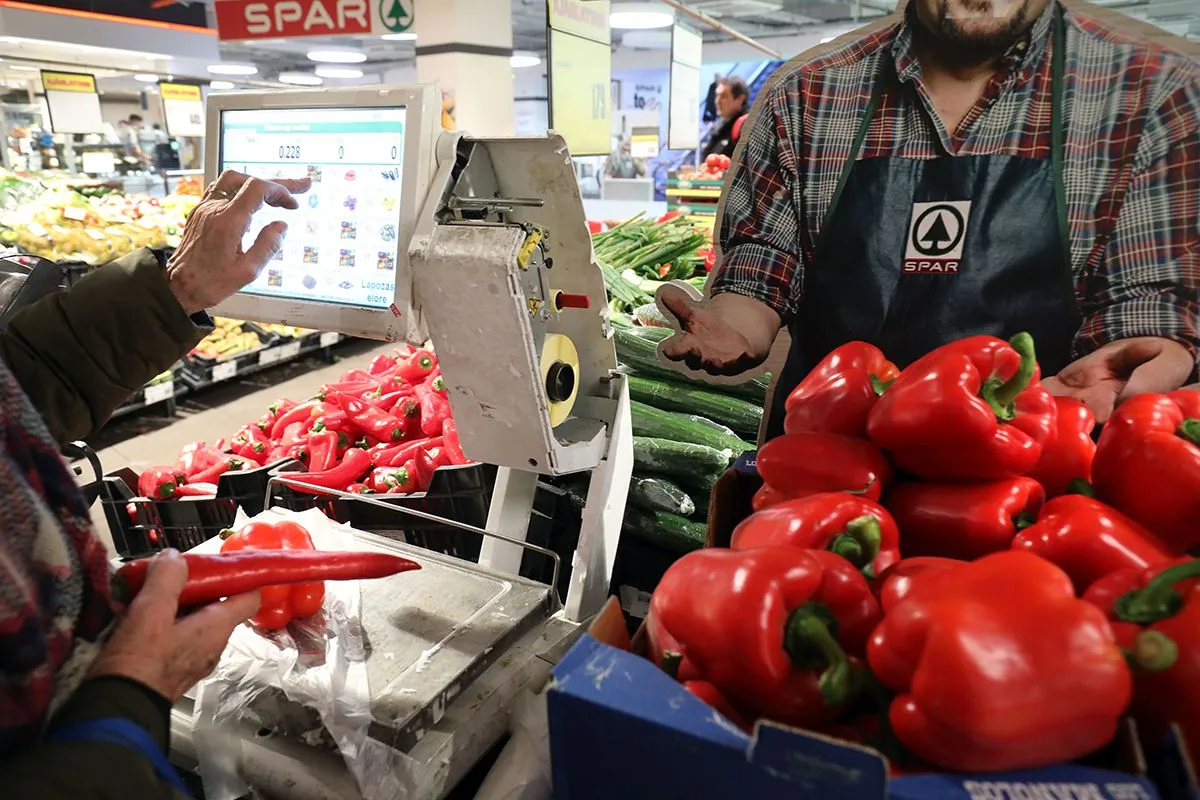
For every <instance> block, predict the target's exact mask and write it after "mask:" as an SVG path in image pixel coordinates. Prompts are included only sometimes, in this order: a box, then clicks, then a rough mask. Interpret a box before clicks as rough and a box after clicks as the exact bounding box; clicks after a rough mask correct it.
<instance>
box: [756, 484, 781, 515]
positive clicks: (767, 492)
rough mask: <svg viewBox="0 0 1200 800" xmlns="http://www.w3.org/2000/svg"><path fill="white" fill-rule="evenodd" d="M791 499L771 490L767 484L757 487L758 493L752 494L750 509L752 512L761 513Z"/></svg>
mask: <svg viewBox="0 0 1200 800" xmlns="http://www.w3.org/2000/svg"><path fill="white" fill-rule="evenodd" d="M790 499H791V498H790V497H789V496H788V495H786V494H784V493H783V492H781V491H778V490H776V489H772V488H771V487H770V486H768V485H767V484H765V483H764V484H763V485H762V486H760V487H758V491H757V492H755V493H754V497H752V498H750V508H751V509H753V510H754V511H762V510H764V509H767V508H771V507H773V506H777V505H779V504H780V503H786V502H787V501H788V500H790Z"/></svg>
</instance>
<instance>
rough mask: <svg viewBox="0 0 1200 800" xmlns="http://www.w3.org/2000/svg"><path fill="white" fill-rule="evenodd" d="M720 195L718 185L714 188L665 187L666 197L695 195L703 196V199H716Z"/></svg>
mask: <svg viewBox="0 0 1200 800" xmlns="http://www.w3.org/2000/svg"><path fill="white" fill-rule="evenodd" d="M720 196H721V188H720V187H719V186H718V187H717V188H715V189H703V188H695V189H691V188H683V187H679V188H674V187H672V188H668V189H667V197H697V198H703V199H713V200H716V199H718V198H719V197H720Z"/></svg>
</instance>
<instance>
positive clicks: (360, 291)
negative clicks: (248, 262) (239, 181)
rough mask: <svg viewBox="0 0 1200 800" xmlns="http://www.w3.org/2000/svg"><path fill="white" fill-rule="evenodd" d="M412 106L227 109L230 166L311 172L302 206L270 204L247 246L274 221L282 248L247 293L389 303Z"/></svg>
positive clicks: (282, 174)
mask: <svg viewBox="0 0 1200 800" xmlns="http://www.w3.org/2000/svg"><path fill="white" fill-rule="evenodd" d="M405 124H406V109H405V107H403V106H397V107H394V108H279V109H269V108H264V109H229V110H225V111H222V112H221V142H220V159H219V161H220V164H219V168H220V169H221V170H226V169H232V170H236V171H238V172H243V173H246V174H247V175H252V176H254V177H258V178H264V179H267V180H271V179H275V178H303V177H308V178H311V179H312V188H311V189H310V190H309V191H308V192H307V193H306V194H304V195H300V196H299V197H297V199H298V200H299V202H300V208H299V210H297V211H287V210H283V209H276V208H271V207H269V206H263V208H262V210H261V211H259V212H258V213H257V214H255V216H254V220H253V222H252V224H251V226H250V230H249V231H248V232H247V234H246V239H245V241H244V242H243V244H242V246H243V248H248V247H249V246H250V245H251V243H252V242H253V241H254V238H255V237H256V236H257V235H258V232H259V231H260V230H262V227H263V226H264V225H266V224H267V223H269V222H272V221H273V220H283V221H284V222H286V223H287V225H288V233H287V237H286V239H285V240H284V243H283V248H282V249H281V250H280V251H279V252H278V253H276V254H275V256H274V257H273V258H272V260H271V261H268V262H267V265H266V266H265V267H264V268H263V270H262V272H261V273H260V274H259V276H258V278H257V279H256V280H255V281H254V282H253V283H252V284H250V285H249V286H247V287H246V288H245V289H243V290H242V292H243V293H245V294H252V295H260V296H265V297H272V298H278V299H281V300H301V301H308V302H319V303H332V304H336V305H340V306H357V307H360V308H371V309H375V308H379V309H385V308H388V307H389V306H390V305H391V304H392V302H393V299H394V295H395V289H396V262H397V258H398V254H399V247H400V242H399V237H398V235H397V227H398V222H399V219H400V211H399V209H400V196H401V187H402V185H403V181H402V178H401V176H402V174H403V170H404V135H405Z"/></svg>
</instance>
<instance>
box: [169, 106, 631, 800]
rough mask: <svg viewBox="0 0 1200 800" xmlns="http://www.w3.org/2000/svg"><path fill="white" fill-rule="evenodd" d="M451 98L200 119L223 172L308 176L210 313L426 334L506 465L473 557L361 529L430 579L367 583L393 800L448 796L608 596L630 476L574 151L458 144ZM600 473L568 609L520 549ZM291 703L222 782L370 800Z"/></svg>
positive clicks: (374, 730) (559, 145)
mask: <svg viewBox="0 0 1200 800" xmlns="http://www.w3.org/2000/svg"><path fill="white" fill-rule="evenodd" d="M440 103H441V94H440V92H439V91H438V90H437V89H436V87H432V86H392V87H372V88H354V89H345V90H342V89H338V90H301V91H272V92H269V93H230V94H219V95H214V96H211V97H210V98H209V100H208V115H207V119H208V141H209V142H210V143H212V144H211V146H210V147H209V148H208V155H207V163H206V173H207V178H208V180H210V181H211V180H214V179H215V178H216V177H217V176H218V175H219V174H220V173H221V172H222V171H223V170H227V169H232V170H236V171H240V172H245V173H248V174H250V175H252V176H256V177H260V178H264V179H273V178H284V177H308V178H310V179H311V180H312V188H311V190H310V191H309V192H308V193H306V194H303V195H298V196H297V199H298V201H299V203H300V208H299V209H298V210H296V211H281V210H278V209H273V208H268V207H264V208H263V209H261V210H260V212H259V213H258V214H256V215H255V218H254V221H253V222H252V224H251V229H250V231H248V232H247V240H246V245H247V246H248V245H249V243H250V242H251V241H253V238H254V237H255V236H256V235H257V233H258V231H259V230H260V229H261V227H262V225H264V224H266V223H267V222H269V221H271V220H273V219H282V220H284V221H286V222H287V224H288V234H287V237H286V240H285V243H284V245H283V248H282V249H281V250H280V252H279V253H278V254H277V255H276V256H275V257H274V258H273V259H272V260H271V261H270V262H268V264H267V265H266V267H264V269H263V271H262V273H261V274H260V275H259V277H258V279H257V280H256V281H254V283H252V284H250V285H249V286H248V287H247V288H246V289H245V290H244V291H243V292H241V293H240V294H238V295H236V296H235V297H233V298H231V299H230V300H229V301H227V302H226V303H224V304H222V305H221V306H220V307H219V308H217V309H216V312H217V313H219V314H221V315H223V316H229V317H234V318H238V319H246V320H255V321H261V322H274V323H285V324H290V325H297V326H302V327H307V328H315V329H318V330H326V331H340V332H342V333H346V334H349V335H353V336H362V337H367V338H376V339H385V340H389V341H408V342H413V343H423V342H425V341H426V340H427V339H432V341H433V344H434V347H435V350H436V352H437V354H438V358H439V361H440V364H441V370H442V375H443V378H444V380H445V383H446V387H447V394H448V396H449V399H450V405H451V409H452V411H453V415H454V419H455V422H456V424H457V426H458V430H459V433H460V436H461V438H462V442H463V448H464V450H465V452H466V454H467V455H468V456H469V457H470V458H472V459H474V460H477V461H481V462H485V463H491V464H496V465H498V466H499V469H498V473H497V479H496V485H495V489H494V492H493V496H492V501H491V507H490V511H489V515H488V520H487V525H486V530H483V529H476V528H473V527H470V526H466V525H463V524H461V523H457V522H456V521H453V520H446V521H445V522H446V524H452V525H457V526H458V527H460V528H465V529H467V530H472V531H476V532H478V533H481V534H483V535H484V539H483V547H482V551H481V554H480V557H479V562H478V563H477V564H471V563H468V562H464V561H461V560H458V559H454V558H451V557H449V556H445V555H441V554H437V553H433V552H430V551H426V550H422V549H420V548H416V547H412V546H409V545H407V544H404V543H402V542H396V541H392V540H388V539H386V538H383V537H380V536H377V535H374V534H362V535H361V536H360V537H359V543H360V544H361V545H362V546H364V547H374V548H382V549H389V550H395V551H400V552H403V553H404V554H405V555H406V556H408V557H410V558H413V559H414V560H417V561H419V562H420V563H421V564H422V570H421V571H419V572H415V573H407V574H404V575H399V576H395V577H394V578H392V579H385V580H381V581H373V582H368V583H365V584H363V589H362V627H363V629H364V631H365V633H366V638H367V639H368V640H369V641H371V642H373V645H372V648H371V652H370V653H369V654H368V655H367V657H366V670H367V674H368V676H369V685H370V715H371V720H370V726H369V738H370V739H371V742H369V743H366V744H365V745H364V746H367V747H368V748H373V747H378V746H385V747H386V748H388V752H389V754H390V758H391V760H390V761H389V762H388V763H390V764H394V765H395V768H394V769H393V770H392V772H393V773H394V774H393V776H392V777H394V779H395V781H394V785H395V786H399V787H402V789H401V790H396V789H392V790H389V791H391V794H389V795H388V796H390V797H406V798H418V797H419V798H427V797H428V798H437V797H442V796H444V795H445V793H446V792H447V791H449V789H450V788H452V787H453V786H454V784H455V783H457V781H458V780H459V779H460V778H461V777H462V776H463V775H464V774H465V773H466V772H467V771H468V770H469V769H470V768H471V767H472V766H473V765H474V764H475V763H476V762H477V761H478V759H479V758H480V757H481V756H482V755H483V754H484V753H486V752H487V751H488V750H489V749H490V748H491V747H492V746H493V745H494V744H495V743H496V742H497V741H498V740H499V739H500V738H501V736H503V734H504V733H505V732H506V730H507V727H508V712H509V709H511V707H512V704H513V702H514V701H515V699H516V698H517V697H518V695H519V694H520V693H521V692H522V691H524V690H528V689H532V690H534V691H537V690H539V689H540V688H541V687H542V685H543V684H544V682H545V681H546V679H547V677H548V675H549V670H550V667H551V666H552V665H553V664H554V663H555V662H556V661H557V659H558V657H559V656H560V655H561V654H562V653H563V652H565V650H566V649H567V648H568V647H569V646H570V645H571V644H572V643H573V642H574V641H575V639H576V638H577V637H578V636H579V635H580V634H581V632H582V627H581V624H582V623H583V622H585V621H586V620H587V619H588V618H589V617H591V616H592V615H594V614H595V613H596V612H598V611H599V610H600V608H601V607H602V605H603V604H604V602H605V601H606V600H607V597H608V588H609V582H610V578H611V575H612V568H613V562H614V559H615V556H616V550H617V544H618V541H619V537H620V529H621V521H622V517H623V516H624V511H625V501H626V494H627V490H628V485H629V478H630V474H631V471H632V462H633V451H632V432H631V428H630V415H629V395H628V389H627V387H626V384H625V379H624V377H623V376H622V375H621V374H620V373H619V372H617V371H616V368H617V360H616V353H615V350H614V347H613V343H612V341H611V334H612V331H611V328H610V325H609V321H608V302H607V296H606V292H605V287H604V282H603V279H602V276H601V273H600V270H599V269H598V267H597V266H596V264H595V262H594V260H593V251H592V245H591V237H590V235H589V232H588V228H587V224H586V219H585V216H584V212H583V206H582V200H581V197H580V192H579V188H578V185H577V183H576V180H575V174H574V170H573V166H572V162H571V157H570V154H569V152H568V150H567V145H566V143H565V142H564V141H563V139H562V137H561V136H558V135H556V134H553V133H552V134H550V135H548V136H544V137H536V138H475V137H472V136H470V135H469V134H465V133H461V132H444V131H442V130H441V115H440V108H441V106H440ZM584 472H590V474H591V481H590V488H589V491H588V496H587V503H586V505H585V507H584V510H583V521H582V527H581V530H580V536H579V542H578V546H577V549H576V551H575V554H574V557H573V559H572V563H571V578H570V583H569V589H568V594H567V598H566V602H565V604H560V603H559V600H558V595H557V593H556V591H555V590H554V589H552V588H551V586H547V585H545V584H541V583H538V582H535V581H531V580H527V579H524V578H521V577H519V576H518V572H519V568H520V563H521V556H522V553H523V551H524V549H534V550H538V551H539V552H543V553H546V552H548V551H545V550H543V549H541V548H537V547H534V546H532V545H529V544H526V543H525V541H524V540H525V539H526V537H527V532H528V527H529V522H530V516H531V511H532V506H533V497H534V490H535V488H536V485H537V480H538V476H539V475H564V474H570V473H584ZM279 480H283V481H284V482H287V481H286V479H279ZM347 497H350V496H347ZM354 501H355V502H367V503H370V502H373V501H371V500H370V498H364V497H362V496H354ZM375 502H378V501H375ZM388 508H390V509H393V510H394V509H395V507H394V506H388ZM398 513H413V514H418V515H420V512H415V511H403V512H398ZM551 555H553V554H551ZM376 645H378V646H376ZM385 656H386V657H385ZM268 694H269V692H268ZM277 700H278V702H277V704H276V705H275V706H273V707H272V708H271V709H268V711H267V712H266V716H267V717H270V718H271V720H272V722H271V723H270V724H263V725H259V724H252V723H249V722H247V724H246V725H244V726H241V727H240V728H239V727H238V726H231V727H228V728H227V729H223V730H222V731H220V732H219V735H220V736H221V737H223V743H221V744H220V746H219V747H218V748H217V749H219V750H220V753H221V758H222V759H224V764H223V768H224V769H225V770H227V771H228V772H229V773H231V774H236V775H237V776H239V777H240V778H241V779H242V780H244V781H245V783H248V784H249V785H251V786H253V787H255V788H256V789H259V790H261V791H262V792H263V793H264V794H266V795H268V796H271V797H278V798H302V799H303V800H316V799H317V798H322V799H325V798H328V799H329V800H333V799H334V798H337V800H346V799H347V798H357V797H360V796H365V797H367V798H368V800H373V798H372V794H373V793H376V794H377V793H378V792H379V791H380V790H379V789H378V787H363V788H362V790H361V791H360V788H359V787H356V781H355V780H354V778H352V777H351V775H350V773H349V772H348V770H347V768H346V765H345V762H344V760H343V758H342V755H341V754H340V753H339V748H338V747H337V746H335V745H334V744H333V743H331V742H330V741H328V738H329V737H324V738H323V737H322V736H321V730H320V728H321V726H320V722H319V720H317V719H315V716H316V715H315V714H314V713H312V712H311V711H306V709H305V708H304V704H303V703H302V702H295V701H294V700H293V699H290V698H287V697H283V696H282V693H281V696H280V697H278V698H277ZM193 711H194V709H193V707H192V704H191V701H190V700H185V701H184V702H182V703H181V704H180V705H178V706H177V707H176V708H175V710H174V711H173V712H172V736H171V743H172V757H173V759H174V760H176V761H177V763H180V764H181V765H183V766H187V767H194V766H195V765H196V763H197V761H199V760H203V758H202V757H203V756H204V753H203V752H198V750H203V748H204V747H208V746H211V742H212V740H211V738H210V737H211V732H208V733H206V734H205V736H204V737H203V738H204V741H205V742H208V743H209V744H203V743H202V742H201V741H200V740H199V738H198V737H196V736H194V735H193V734H194V733H195V730H196V726H195V724H194V722H195V720H194V718H193ZM255 711H256V714H257V715H258V717H257V718H259V719H261V718H262V717H263V715H264V711H263V709H262V708H258V709H256V710H255ZM306 719H307V722H305V721H304V720H306ZM360 744H362V743H360ZM350 749H351V750H353V748H350ZM341 750H342V752H347V747H345V746H344V745H343V746H342V747H341ZM209 755H210V756H211V755H212V754H211V753H210V754H209ZM351 757H354V756H351ZM212 760H213V759H212V758H209V762H210V763H211V761H212Z"/></svg>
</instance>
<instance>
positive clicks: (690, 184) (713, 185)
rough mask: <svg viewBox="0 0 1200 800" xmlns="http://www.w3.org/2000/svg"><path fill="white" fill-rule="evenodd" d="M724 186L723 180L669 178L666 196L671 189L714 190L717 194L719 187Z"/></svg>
mask: <svg viewBox="0 0 1200 800" xmlns="http://www.w3.org/2000/svg"><path fill="white" fill-rule="evenodd" d="M724 185H725V179H724V178H721V179H718V180H704V179H701V178H695V179H693V178H671V179H670V180H668V181H667V187H668V189H667V194H670V193H671V189H693V188H695V189H716V190H717V193H718V194H719V193H720V191H721V187H722V186H724Z"/></svg>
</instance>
